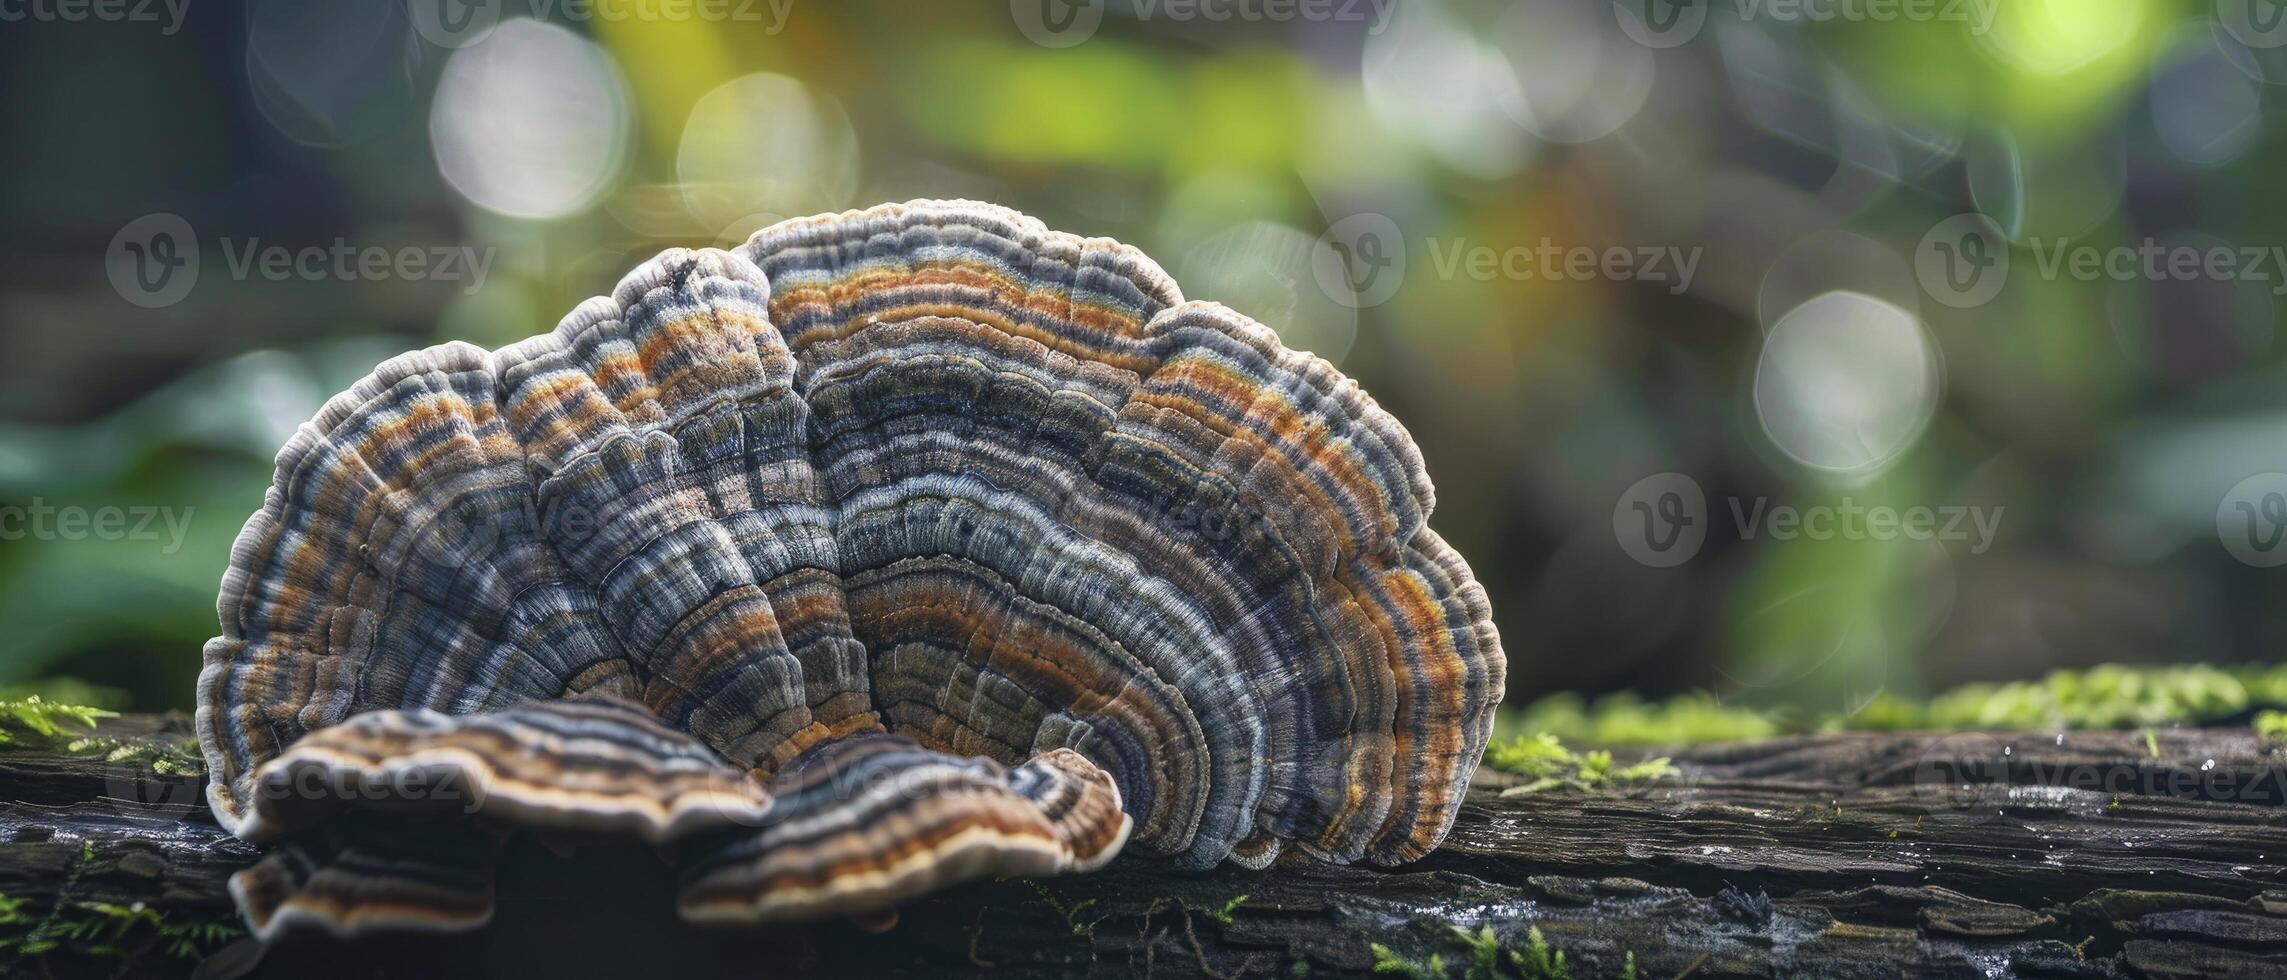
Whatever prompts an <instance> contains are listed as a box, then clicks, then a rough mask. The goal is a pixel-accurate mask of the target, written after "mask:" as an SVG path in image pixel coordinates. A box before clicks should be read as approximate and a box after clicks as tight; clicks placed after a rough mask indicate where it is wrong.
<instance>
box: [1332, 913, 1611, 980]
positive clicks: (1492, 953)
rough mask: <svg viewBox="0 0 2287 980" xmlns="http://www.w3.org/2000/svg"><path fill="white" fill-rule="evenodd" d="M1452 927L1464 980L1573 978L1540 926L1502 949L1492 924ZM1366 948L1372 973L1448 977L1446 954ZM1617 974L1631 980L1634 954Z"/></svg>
mask: <svg viewBox="0 0 2287 980" xmlns="http://www.w3.org/2000/svg"><path fill="white" fill-rule="evenodd" d="M1452 928H1453V934H1454V936H1455V937H1457V938H1458V939H1460V941H1461V945H1462V947H1463V949H1464V950H1465V951H1466V952H1467V953H1468V965H1467V966H1466V967H1465V968H1464V969H1463V971H1462V976H1463V977H1465V978H1467V980H1510V978H1517V980H1572V964H1571V963H1569V962H1568V961H1566V959H1565V956H1564V951H1563V950H1559V949H1553V948H1551V947H1550V946H1549V944H1548V940H1547V938H1546V937H1543V936H1542V935H1541V930H1540V927H1539V926H1533V927H1531V928H1530V929H1529V930H1527V932H1526V933H1525V947H1524V948H1523V949H1504V948H1503V947H1502V946H1501V940H1500V937H1499V936H1496V935H1494V934H1493V927H1492V926H1484V927H1481V928H1479V929H1478V930H1477V931H1476V932H1470V931H1469V930H1467V929H1463V928H1461V927H1459V926H1454V927H1452ZM1366 948H1367V949H1368V950H1369V951H1371V952H1372V953H1373V954H1374V972H1375V973H1382V974H1389V975H1393V976H1401V977H1410V978H1413V980H1444V978H1446V977H1447V976H1448V974H1447V972H1446V971H1447V968H1446V965H1445V957H1444V956H1443V955H1441V954H1437V953H1431V954H1430V956H1429V959H1427V960H1412V959H1408V958H1406V957H1403V956H1400V955H1398V954H1397V953H1396V952H1395V951H1393V950H1391V949H1390V948H1389V947H1388V946H1384V945H1382V944H1381V943H1369V944H1367V947H1366ZM1620 975H1621V976H1622V977H1625V978H1628V980H1634V978H1635V976H1636V954H1634V953H1629V954H1627V960H1626V961H1625V965H1624V966H1623V967H1622V969H1621V974H1620Z"/></svg>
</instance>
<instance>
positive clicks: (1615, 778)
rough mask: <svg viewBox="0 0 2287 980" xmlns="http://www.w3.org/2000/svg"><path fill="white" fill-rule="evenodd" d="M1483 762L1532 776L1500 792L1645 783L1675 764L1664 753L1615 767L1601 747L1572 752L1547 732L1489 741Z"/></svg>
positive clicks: (1671, 771) (1672, 771)
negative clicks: (1524, 783)
mask: <svg viewBox="0 0 2287 980" xmlns="http://www.w3.org/2000/svg"><path fill="white" fill-rule="evenodd" d="M1485 764H1486V765H1489V766H1492V767H1493V768H1495V769H1499V770H1502V771H1504V772H1512V773H1516V774H1517V775H1519V776H1524V777H1526V778H1528V779H1531V780H1532V782H1530V783H1527V784H1526V785H1523V786H1518V787H1513V788H1511V789H1508V790H1505V791H1503V793H1502V795H1503V796H1516V795H1523V794H1526V793H1538V792H1541V791H1543V790H1549V789H1556V788H1559V787H1563V788H1567V789H1574V790H1593V789H1597V788H1600V787H1606V786H1612V785H1618V784H1632V783H1645V782H1651V781H1653V780H1657V779H1664V778H1666V777H1668V776H1672V775H1674V774H1675V772H1676V769H1675V766H1674V765H1673V764H1671V763H1669V761H1668V760H1667V759H1666V758H1664V757H1663V758H1658V759H1646V760H1644V761H1642V762H1637V763H1633V764H1631V765H1625V766H1617V767H1615V766H1614V765H1613V763H1612V753H1610V752H1607V751H1604V750H1601V749H1598V750H1595V751H1590V752H1574V751H1572V750H1571V749H1568V748H1565V747H1564V743H1563V742H1562V741H1561V740H1559V739H1558V738H1557V737H1556V736H1554V735H1551V734H1548V733H1547V732H1543V733H1541V734H1538V735H1534V736H1530V737H1526V736H1521V735H1520V736H1518V737H1516V738H1512V739H1510V740H1508V741H1506V742H1495V743H1493V744H1492V745H1491V746H1489V747H1488V748H1487V749H1486V751H1485Z"/></svg>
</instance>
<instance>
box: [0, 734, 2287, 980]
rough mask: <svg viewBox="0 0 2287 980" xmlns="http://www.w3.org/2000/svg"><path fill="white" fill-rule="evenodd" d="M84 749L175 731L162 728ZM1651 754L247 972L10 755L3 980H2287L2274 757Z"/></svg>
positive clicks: (4, 817) (97, 820)
mask: <svg viewBox="0 0 2287 980" xmlns="http://www.w3.org/2000/svg"><path fill="white" fill-rule="evenodd" d="M103 734H105V735H107V736H109V737H112V738H115V739H118V740H120V742H121V744H124V745H130V746H132V745H150V746H159V747H162V748H164V747H169V746H172V747H174V748H175V749H176V750H177V751H179V749H180V746H181V745H182V744H184V742H185V740H187V739H188V737H189V736H188V734H187V726H186V724H185V723H184V720H183V719H181V718H179V717H174V718H157V717H135V718H124V719H117V720H112V721H106V722H105V723H104V725H103ZM1675 761H1676V763H1677V765H1678V767H1679V772H1678V773H1677V774H1676V775H1675V776H1673V777H1671V778H1666V779H1662V780H1657V781H1654V782H1651V783H1647V784H1641V785H1633V786H1627V787H1621V788H1617V789H1602V790H1593V791H1582V790H1577V789H1550V790H1542V791H1538V792H1534V793H1530V794H1524V795H1514V794H1512V795H1509V796H1503V795H1502V790H1503V789H1507V788H1514V787H1515V786H1516V785H1517V784H1518V783H1519V782H1521V781H1520V780H1517V779H1515V778H1514V777H1509V776H1506V775H1504V774H1500V773H1493V772H1486V773H1483V774H1482V775H1481V778H1480V779H1479V780H1478V784H1477V785H1476V786H1475V787H1473V788H1472V790H1471V793H1470V796H1469V799H1468V801H1467V803H1466V804H1465V805H1464V807H1463V809H1462V811H1461V816H1460V820H1459V822H1458V824H1457V825H1456V826H1455V828H1454V831H1453V834H1452V836H1451V837H1450V838H1449V839H1448V840H1447V841H1446V843H1445V845H1444V846H1443V847H1442V848H1440V849H1439V850H1438V851H1437V852H1436V853H1434V854H1432V855H1431V856H1430V857H1428V858H1426V859H1424V860H1422V861H1420V862H1418V863H1415V864H1412V865H1408V866H1404V867H1398V868H1382V867H1348V868H1335V867H1321V866H1309V865H1283V866H1280V867H1275V868H1272V869H1269V870H1266V871H1260V872H1252V871H1245V870H1242V869H1237V868H1224V869H1220V870H1217V871H1213V872H1209V873H1204V874H1191V873H1185V872H1181V871H1176V870H1174V869H1171V868H1168V867H1166V866H1165V865H1163V864H1161V863H1158V862H1154V861H1152V860H1149V859H1144V858H1122V859H1121V860H1119V861H1117V862H1115V863H1114V864H1113V866H1112V867H1110V868H1108V869H1106V870H1105V871H1103V872H1100V873H1097V874H1094V875H1087V876H1080V877H1072V878H1059V879H1052V880H1047V881H1038V882H1032V881H992V882H982V883H978V884H974V885H970V886H966V887H962V888H957V889H953V890H950V891H947V892H944V893H941V894H939V895H935V896H931V897H930V898H927V899H925V900H923V901H920V902H916V903H914V904H912V905H910V906H908V907H907V908H906V909H905V910H904V911H903V914H902V917H901V921H900V923H899V924H898V925H897V927H896V928H895V929H893V930H892V931H890V932H888V933H886V934H872V933H867V932H864V931H861V930H859V929H857V928H856V927H854V926H852V925H849V924H846V923H839V922H835V923H822V924H818V925H813V926H808V927H802V928H777V929H766V930H755V931H748V932H727V933H726V932H710V931H699V930H693V929H689V928H686V927H684V926H683V925H681V924H680V923H679V922H677V921H676V920H675V918H674V916H673V913H672V899H671V896H672V892H673V882H672V875H671V872H670V871H669V870H668V869H667V867H666V866H665V865H664V864H663V863H662V862H661V861H659V860H658V859H657V857H656V856H655V855H653V854H652V853H650V852H648V851H645V850H642V849H638V848H625V849H614V850H594V849H590V850H586V851H581V852H578V853H577V854H575V855H572V856H570V857H565V856H561V855H558V854H555V853H553V852H550V851H548V850H545V849H543V848H541V847H540V846H539V845H537V844H528V843H520V844H518V845H516V846H515V847H514V848H512V851H511V856H510V860H509V861H508V864H507V866H506V867H505V868H504V870H503V874H502V880H501V885H500V902H499V913H498V916H497V918H496V920H495V922H494V923H493V924H492V925H490V926H488V927H487V928H485V929H483V930H481V931H478V932H475V933H470V934H466V935H459V936H450V937H415V938H396V939H388V940H374V941H367V942H362V943H358V944H355V945H349V946H344V945H339V944H332V943H325V942H289V943H281V944H278V945H277V946H275V947H273V948H270V949H266V950H265V949H261V948H260V947H257V946H255V945H253V944H252V943H251V942H250V941H246V940H243V939H241V940H237V941H232V939H231V937H229V936H225V935H220V934H219V933H220V932H221V931H222V930H220V929H219V928H218V926H219V924H222V923H227V922H229V921H231V920H232V919H233V913H232V910H231V907H230V900H229V897H228V894H227V892H226V890H225V882H226V880H227V879H228V876H229V875H230V873H231V872H232V871H234V870H236V869H237V868H239V867H242V866H244V865H245V864H247V863H248V862H250V861H251V860H253V859H254V857H255V856H256V854H257V850H256V849H255V848H253V847H250V846H248V845H246V844H244V843H242V842H239V841H237V840H235V839H233V838H231V837H229V836H228V835H227V834H225V833H223V832H222V831H221V829H220V828H218V827H217V826H216V825H215V824H214V822H213V821H212V819H211V818H210V817H209V816H208V815H207V813H206V810H205V805H204V801H203V798H202V796H201V793H202V787H201V779H200V778H199V777H197V776H195V775H173V776H169V775H161V774H159V773H157V772H154V771H153V770H152V766H151V764H150V762H149V761H148V759H141V760H138V759H131V758H130V759H123V760H122V761H119V762H107V761H104V754H103V753H101V752H89V751H84V750H83V751H78V752H74V751H69V750H67V749H66V748H65V747H64V746H63V745H62V744H61V743H60V741H57V740H43V739H37V738H32V737H23V738H19V740H18V741H17V742H15V743H14V744H11V745H7V746H0V798H4V799H5V801H6V802H4V803H0V901H4V902H6V903H9V907H10V908H12V909H13V910H14V911H13V912H12V913H10V914H9V915H6V916H0V918H7V919H12V920H14V922H15V924H14V925H13V926H10V927H9V928H10V929H12V930H13V933H12V934H11V936H12V941H11V942H9V943H7V944H6V945H5V946H0V972H11V971H16V972H22V973H24V974H26V975H34V976H37V975H43V974H46V975H54V976H79V975H92V976H113V975H135V976H175V975H184V974H188V973H190V972H192V971H193V969H194V968H195V967H196V966H197V964H198V963H199V962H200V959H199V957H200V956H202V955H204V954H207V953H210V952H214V951H215V950H217V949H219V953H216V954H215V955H212V956H211V957H207V958H206V961H205V966H204V968H203V969H204V972H205V974H206V975H209V976H233V975H246V976H258V977H259V976H279V977H300V976H314V975H326V976H424V977H426V976H463V975H466V976H475V975H518V976H655V975H656V976H697V977H705V976H803V975H815V976H885V975H888V976H895V975H908V976H995V977H1003V976H1046V977H1061V976H1129V975H1139V976H1140V975H1150V976H1164V977H1196V976H1207V977H1240V976H1315V975H1365V974H1368V973H1371V972H1372V971H1373V970H1374V967H1375V965H1376V963H1377V961H1378V959H1379V960H1380V961H1382V962H1383V963H1384V965H1385V969H1386V970H1406V969H1412V970H1416V971H1426V970H1428V969H1430V968H1431V967H1432V966H1433V963H1432V957H1435V958H1436V962H1435V963H1434V966H1436V967H1440V968H1442V969H1443V970H1444V971H1445V972H1447V973H1449V974H1450V975H1453V976H1462V975H1464V974H1465V973H1468V972H1469V971H1471V970H1473V969H1482V968H1483V967H1484V966H1485V965H1486V964H1487V963H1490V965H1491V966H1492V967H1493V968H1494V969H1495V971H1496V972H1495V973H1494V974H1493V975H1498V976H1536V975H1546V974H1548V973H1550V972H1553V971H1551V970H1547V969H1543V967H1544V966H1553V965H1554V964H1553V963H1549V964H1544V963H1543V962H1541V958H1540V957H1537V956H1536V950H1535V949H1534V945H1533V941H1532V933H1533V931H1534V930H1536V929H1537V930H1538V933H1539V935H1540V936H1541V937H1542V941H1543V946H1544V948H1545V952H1546V953H1547V954H1548V955H1547V958H1549V959H1553V954H1555V953H1562V954H1563V956H1564V964H1563V966H1564V969H1565V970H1566V971H1567V972H1568V974H1569V975H1570V976H1574V977H1583V978H1585V977H1607V976H1620V975H1622V974H1623V972H1624V970H1625V969H1626V964H1627V962H1628V960H1629V958H1630V957H1631V956H1632V957H1633V961H1634V964H1635V971H1636V972H1635V975H1636V976H1639V977H1645V978H1656V977H1677V976H1686V975H1688V976H1692V977H1792V976H1817V977H1892V976H1949V977H1951V976H1959V977H2008V976H2022V977H2271V976H2287V768H2283V767H2282V762H2283V761H2287V756H2283V755H2282V754H2281V752H2280V750H2278V749H2277V748H2275V747H2273V746H2270V745H2266V744H2264V743H2262V742H2260V741H2259V740H2258V739H2257V738H2256V737H2255V736H2254V735H2253V734H2252V733H2251V732H2249V731H2248V730H2246V729H2229V730H2226V729H2213V730H2180V731H2167V730H2163V731H2160V732H2157V733H2155V734H2153V735H2151V736H2149V737H2148V736H2147V735H2145V734H2144V733H2135V732H2074V733H2067V734H2065V735H2063V736H2061V737H2060V736H2058V735H2056V734H2055V733H2019V734H2009V733H1993V734H1954V735H1921V734H1898V735H1892V734H1848V735H1822V736H1806V737H1796V738H1783V739H1773V740H1767V741H1759V742H1749V743H1733V744H1723V745H1711V746H1706V747H1700V748H1696V749H1690V750H1686V751H1683V752H1680V753H1677V754H1675ZM123 910H124V911H123ZM135 916H140V917H141V918H140V919H139V920H138V921H136V922H127V923H125V924H121V923H122V922H123V921H124V920H125V919H126V918H130V917H135ZM90 921H93V922H94V923H95V925H94V926H90V925H89V924H88V923H89V922H90ZM107 924H108V925H109V926H111V930H110V931H109V932H106V931H105V930H104V928H103V927H104V926H105V925H107ZM1488 929H1489V930H1490V932H1489V933H1488V932H1486V931H1485V930H1488ZM201 930H203V931H201ZM75 935H76V936H79V937H81V938H76V939H75V938H74V936H75ZM186 935H187V936H188V937H189V939H188V941H187V943H186V941H185V937H186ZM89 936H92V938H87V937H89ZM27 939H30V940H32V942H30V943H29V944H27V942H26V940H27ZM27 946H28V947H29V949H30V951H27ZM1376 946H1380V947H1382V948H1383V949H1385V950H1387V953H1386V954H1382V955H1378V954H1377V953H1376V951H1375V947H1376ZM90 947H92V948H93V951H92V952H91V951H90ZM178 954H179V955H178ZM1470 975H1486V974H1483V973H1475V974H1470Z"/></svg>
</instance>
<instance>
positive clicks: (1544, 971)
mask: <svg viewBox="0 0 2287 980" xmlns="http://www.w3.org/2000/svg"><path fill="white" fill-rule="evenodd" d="M1487 932H1488V933H1490V932H1491V930H1487ZM1509 959H1510V960H1511V961H1512V962H1514V963H1515V964H1516V966H1517V972H1518V973H1519V974H1521V975H1523V976H1524V978H1525V980H1572V968H1571V967H1569V966H1566V965H1565V962H1564V951H1563V950H1552V949H1550V948H1549V945H1548V940H1546V939H1543V938H1541V927H1539V926H1534V927H1533V928H1532V931H1531V932H1530V933H1527V934H1526V936H1525V949H1524V952H1522V953H1515V952H1512V953H1510V954H1509Z"/></svg>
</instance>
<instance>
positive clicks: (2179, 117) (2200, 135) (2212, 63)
mask: <svg viewBox="0 0 2287 980" xmlns="http://www.w3.org/2000/svg"><path fill="white" fill-rule="evenodd" d="M2147 91H2148V93H2149V99H2150V103H2151V118H2152V128H2153V130H2154V131H2156V132H2157V133H2158V134H2159V136H2160V142H2161V143H2162V144H2163V145H2165V146H2166V147H2167V148H2168V152H2170V153H2172V154H2175V156H2176V158H2177V159H2180V160H2183V161H2184V162H2186V163H2190V164H2196V165H2199V166H2206V167H2212V166H2217V165H2219V164H2224V163H2229V162H2231V161H2233V160H2236V159H2239V157H2240V156H2241V155H2243V154H2245V153H2246V152H2247V150H2248V148H2249V147H2251V146H2253V145H2254V144H2255V138H2256V137H2257V136H2259V135H2261V134H2262V132H2263V86H2262V83H2260V82H2258V81H2256V80H2255V79H2253V78H2250V77H2248V75H2247V74H2246V73H2245V72H2243V71H2242V70H2240V68H2239V67H2238V66H2237V65H2235V64H2234V63H2233V62H2232V59H2231V57H2230V55H2229V54H2227V53H2226V52H2225V50H2224V49H2223V48H2222V47H2219V46H2218V43H2217V39H2216V36H2215V32H2214V31H2212V30H2202V29H2197V28H2186V29H2185V30H2184V31H2182V32H2179V33H2178V34H2177V35H2176V36H2175V38H2174V39H2173V40H2172V41H2171V42H2170V43H2169V45H2168V46H2167V47H2166V48H2164V49H2162V51H2161V54H2160V55H2159V57H2158V58H2157V60H2156V62H2155V63H2154V65H2153V66H2152V80H2151V83H2150V86H2149V87H2148V89H2147Z"/></svg>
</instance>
